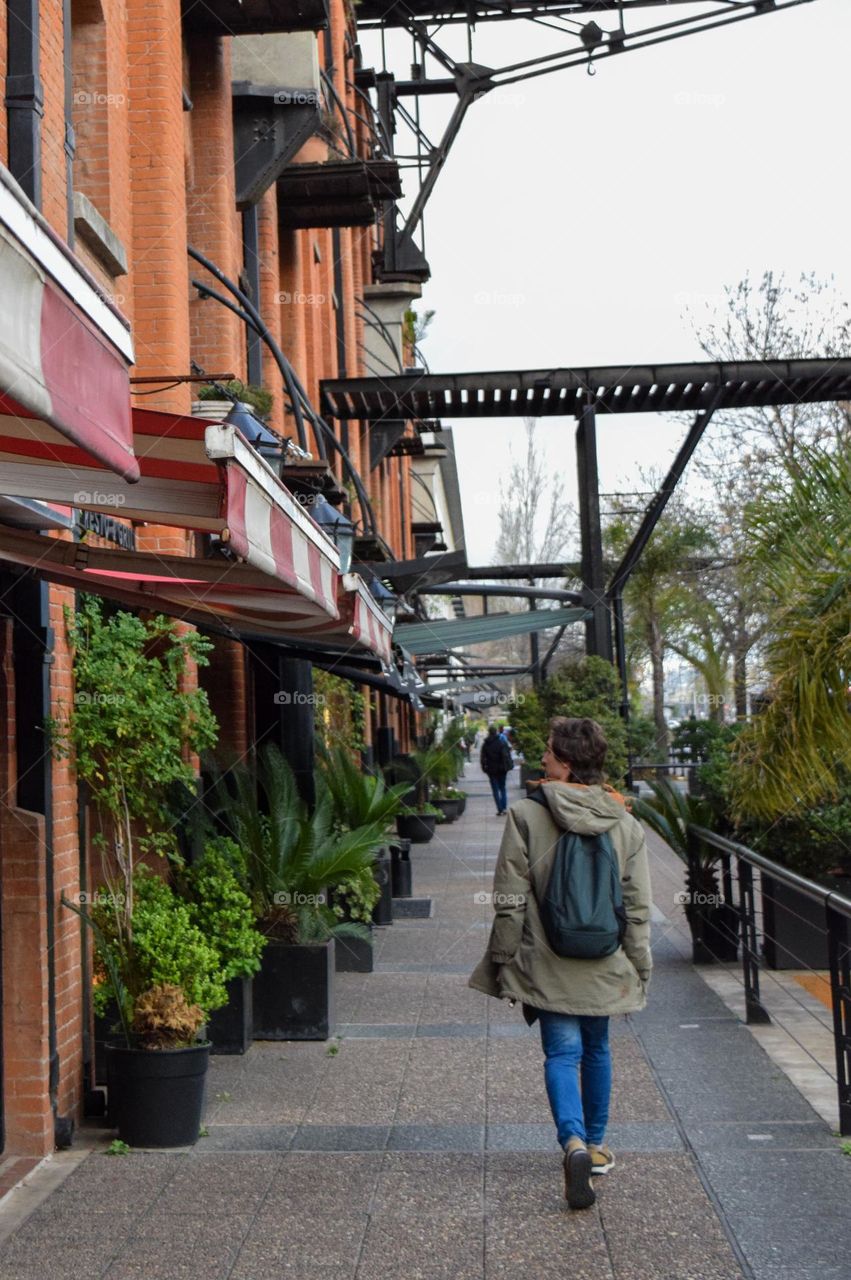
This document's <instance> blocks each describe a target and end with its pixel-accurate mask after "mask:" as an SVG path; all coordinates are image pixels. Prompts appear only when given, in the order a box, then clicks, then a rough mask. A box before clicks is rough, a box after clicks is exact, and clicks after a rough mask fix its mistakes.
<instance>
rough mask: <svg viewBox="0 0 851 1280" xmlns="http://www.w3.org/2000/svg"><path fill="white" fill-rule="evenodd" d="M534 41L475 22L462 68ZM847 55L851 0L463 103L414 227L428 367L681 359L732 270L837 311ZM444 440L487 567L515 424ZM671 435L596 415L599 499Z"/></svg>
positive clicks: (850, 106) (845, 286)
mask: <svg viewBox="0 0 851 1280" xmlns="http://www.w3.org/2000/svg"><path fill="white" fill-rule="evenodd" d="M679 13H682V10H679ZM677 16H679V14H678V15H677ZM600 22H601V25H604V26H609V25H612V24H611V23H610V21H609V19H608V16H607V15H603V17H601V18H600ZM541 39H542V37H541V35H540V34H538V35H536V33H535V31H534V29H533V28H530V27H529V24H527V23H522V22H510V23H504V24H503V23H494V24H483V25H482V26H480V27H479V29H478V33H477V35H476V43H475V44H474V57H475V58H476V60H477V61H479V62H485V63H490V65H492V66H496V65H500V63H502V64H504V63H507V62H511V61H515V60H517V59H519V58H522V57H526V56H530V55H531V53H533V52H535V51H537V49H539V48H540V47H541ZM543 39H544V40H545V41H546V43H547V46H548V48H549V49H550V50H555V49H557V48H558V47H560V43H561V42H559V39H558V36H557V35H556V34H555V33H554V32H553V33H550V34H548V35H546V34H545V35H544V36H543ZM364 43H366V41H364ZM849 49H851V3H850V2H849V0H813V3H812V4H809V5H803V6H801V7H800V8H798V9H793V10H790V11H788V12H786V13H783V12H780V13H777V14H769V15H767V16H764V17H759V18H756V19H754V20H753V21H750V22H744V23H740V24H738V25H734V26H732V27H729V28H727V29H726V30H721V31H718V32H709V33H706V34H701V35H695V36H689V37H686V38H684V39H682V40H678V41H674V42H672V43H670V44H667V45H664V46H662V47H660V48H656V49H648V50H640V51H635V52H632V53H628V54H626V55H624V56H622V57H618V58H611V59H609V60H607V61H604V62H602V63H601V64H600V66H599V69H598V72H597V75H596V76H595V77H593V78H589V77H588V76H587V75H586V74H585V71H584V70H582V69H579V68H574V69H572V70H569V71H564V72H558V73H555V74H553V75H550V76H543V77H541V78H540V79H537V80H532V81H529V82H527V83H523V84H518V85H512V86H507V87H505V88H501V89H496V90H495V91H494V92H493V93H491V94H489V95H487V96H486V97H484V98H482V99H480V100H479V101H478V102H476V103H474V104H473V106H472V107H471V109H470V111H469V113H468V115H467V118H466V120H465V121H464V124H463V126H462V129H461V133H460V135H459V137H458V139H457V140H456V142H455V144H454V147H453V149H452V152H451V153H450V157H449V160H448V162H447V165H446V167H445V169H444V171H443V173H442V174H441V176H440V178H439V179H438V182H437V186H436V188H435V191H434V194H433V195H432V197H431V200H430V202H429V205H428V207H427V211H426V251H427V256H428V259H429V262H430V265H431V270H432V279H431V281H430V282H429V283H428V285H427V286H426V287H425V289H424V294H423V301H422V307H423V308H426V307H427V308H433V309H434V310H435V312H436V316H435V319H434V321H433V324H432V328H431V332H430V335H429V337H428V338H427V339H426V342H425V344H424V348H423V349H424V353H425V355H426V357H427V359H428V361H429V365H430V367H431V369H432V370H433V371H434V372H453V371H461V370H480V369H481V370H490V369H520V368H543V367H548V366H556V365H562V366H570V365H583V364H620V363H624V364H629V363H641V362H645V361H647V362H662V361H669V360H686V359H697V358H700V355H701V353H700V350H699V348H698V345H697V342H696V339H695V337H694V334H693V331H692V324H691V322H690V320H689V318H688V316H687V315H684V312H686V310H687V309H688V308H691V310H692V311H694V312H695V313H696V314H697V316H698V317H700V316H701V315H702V316H704V317H706V316H707V315H708V314H709V313H710V312H711V310H712V309H713V308H714V307H715V306H717V305H719V303H720V302H721V300H722V289H723V286H724V285H725V284H735V283H736V281H738V279H739V278H740V277H741V276H743V275H744V274H745V272H747V271H750V273H751V275H752V276H755V277H758V276H759V275H761V273H762V272H763V271H764V270H766V269H768V268H772V269H773V270H774V271H776V272H780V271H785V272H786V273H787V275H789V276H790V277H797V275H798V274H799V272H800V271H802V270H815V271H816V272H817V273H818V274H820V275H823V276H828V275H831V274H833V275H834V276H835V277H836V279H837V283H838V285H839V287H840V289H841V290H842V292H843V293H844V294H845V295H846V296H851V264H849V258H848V239H849V213H848V203H847V202H848V194H849V179H848V156H849V141H848V138H849V130H850V129H851V77H850V76H849V74H848V56H849V54H848V50H849ZM407 60H408V56H407V54H406V57H405V59H404V60H401V62H400V60H398V59H395V60H394V61H395V63H396V68H398V72H397V74H398V73H401V74H402V75H404V74H406V68H405V62H406V61H407ZM408 102H409V103H410V100H408ZM449 103H450V100H449V99H445V100H442V101H441V103H440V106H439V108H438V107H436V108H435V110H441V111H445V110H446V109H447V108H448V106H449ZM436 119H437V118H436V117H434V120H435V125H436ZM430 132H431V134H432V137H433V138H434V135H435V134H437V135H439V132H440V130H439V129H438V128H436V127H435V126H434V125H433V126H432V128H431V130H430ZM399 145H400V141H399V139H397V146H399ZM412 176H413V175H411V176H410V177H409V179H408V181H409V184H411V185H413V184H412ZM448 425H453V426H455V428H456V429H455V433H454V434H455V443H456V451H457V455H458V464H459V472H460V477H461V489H462V499H463V503H464V518H465V526H466V535H467V550H468V558H469V561H470V563H479V562H483V563H488V562H490V561H491V559H492V557H493V546H494V542H495V539H496V529H497V510H498V484H499V478H500V476H501V475H502V476H504V475H505V473H506V472H507V469H508V465H509V458H508V446H509V442H510V441H511V440H512V439H513V440H514V441H515V442H516V444H515V449H518V448H519V446H520V435H521V433H522V426H521V423H520V422H519V421H515V422H513V423H507V422H500V421H496V420H485V421H482V422H466V421H459V422H457V423H448ZM573 431H574V422H573V420H572V419H556V420H547V419H544V420H543V421H542V423H541V426H540V429H539V435H540V438H541V440H542V443H543V444H544V446H545V448H546V450H547V454H548V458H549V460H550V462H551V465H552V466H553V467H554V468H555V469H557V470H559V471H561V472H562V473H563V474H564V477H565V481H566V487H567V490H568V494H569V497H570V498H571V500H575V493H576V484H575V462H574V449H573ZM682 434H683V428H682V427H677V426H675V425H672V424H667V423H666V422H665V421H664V420H663V419H661V418H658V417H655V416H640V417H639V416H635V417H632V418H620V419H607V418H601V419H598V436H599V444H600V472H601V489H602V490H603V491H612V490H616V489H634V488H636V487H640V486H639V485H637V484H636V479H637V477H636V467H637V466H638V465H642V464H644V465H646V464H656V465H657V466H660V467H662V466H664V465H666V463H667V462H668V460H669V459H670V457H671V456H672V454H673V452H674V450H675V448H676V446H677V444H678V443H679V441H680V439H681V437H682Z"/></svg>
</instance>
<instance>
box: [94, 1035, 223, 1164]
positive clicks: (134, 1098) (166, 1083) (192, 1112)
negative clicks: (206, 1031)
mask: <svg viewBox="0 0 851 1280" xmlns="http://www.w3.org/2000/svg"><path fill="white" fill-rule="evenodd" d="M106 1062H107V1080H108V1082H109V1123H110V1125H111V1126H112V1127H113V1128H115V1129H117V1130H118V1136H119V1138H120V1139H121V1140H122V1142H126V1143H127V1145H128V1146H130V1147H191V1146H192V1145H193V1143H195V1142H197V1141H198V1134H199V1130H200V1128H201V1117H202V1115H203V1111H204V1086H205V1082H206V1078H207V1067H208V1066H209V1063H210V1046H209V1045H208V1044H199V1045H193V1046H192V1047H191V1048H190V1049H160V1050H151V1049H127V1048H125V1047H123V1046H119V1045H111V1044H110V1045H107V1046H106Z"/></svg>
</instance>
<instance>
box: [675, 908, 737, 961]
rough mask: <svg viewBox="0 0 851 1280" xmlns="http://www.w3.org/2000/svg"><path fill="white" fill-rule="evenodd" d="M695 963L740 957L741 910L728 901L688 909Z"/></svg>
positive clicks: (687, 914) (731, 959)
mask: <svg viewBox="0 0 851 1280" xmlns="http://www.w3.org/2000/svg"><path fill="white" fill-rule="evenodd" d="M686 916H687V918H688V922H689V927H690V929H691V939H692V951H693V955H692V959H693V961H694V963H695V964H719V963H729V962H731V961H736V960H738V958H739V923H740V921H739V913H738V911H737V910H736V908H735V907H732V906H729V905H727V904H726V903H723V904H721V905H720V906H717V907H702V908H701V907H695V908H693V909H691V908H689V909H688V910H687V911H686Z"/></svg>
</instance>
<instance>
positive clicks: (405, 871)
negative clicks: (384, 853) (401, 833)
mask: <svg viewBox="0 0 851 1280" xmlns="http://www.w3.org/2000/svg"><path fill="white" fill-rule="evenodd" d="M390 884H391V888H392V890H393V897H394V898H410V897H411V894H412V892H413V877H412V875H411V842H410V840H402V839H401V838H400V840H399V843H398V844H391V846H390Z"/></svg>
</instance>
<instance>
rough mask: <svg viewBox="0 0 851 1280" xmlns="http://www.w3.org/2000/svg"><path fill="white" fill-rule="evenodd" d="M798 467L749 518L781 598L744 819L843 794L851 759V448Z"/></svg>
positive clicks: (738, 756) (752, 732)
mask: <svg viewBox="0 0 851 1280" xmlns="http://www.w3.org/2000/svg"><path fill="white" fill-rule="evenodd" d="M790 470H791V472H792V474H791V477H790V485H789V489H788V491H787V492H786V493H783V494H781V496H779V497H778V498H777V499H775V500H774V501H773V502H770V503H769V502H763V503H762V504H761V505H760V506H759V507H758V508H755V509H754V511H753V512H752V513H751V516H750V520H749V533H750V536H751V540H752V546H753V548H754V549H753V562H754V566H755V568H757V569H758V571H759V572H760V573H761V574H762V575H763V577H764V580H765V582H766V584H767V586H768V588H769V591H770V593H771V595H772V597H773V598H774V601H775V606H774V609H773V616H772V618H771V630H770V639H769V641H768V644H767V646H766V650H765V655H764V664H765V667H766V668H767V671H768V673H769V685H768V689H767V699H766V706H765V709H764V710H763V711H761V712H760V713H759V714H758V715H756V716H754V718H753V720H752V721H751V723H750V724H749V725H747V727H746V728H745V729H744V731H743V732H742V733H741V735H740V736H739V739H738V741H737V743H736V747H735V753H734V754H735V768H734V770H733V775H732V792H733V809H734V813H735V816H736V817H737V818H739V819H742V818H745V819H747V818H751V819H753V818H756V819H758V820H761V821H775V820H777V819H778V818H780V817H781V816H782V815H784V814H788V813H801V812H803V811H805V810H806V809H808V808H811V807H812V806H813V805H815V804H818V803H820V802H823V801H825V800H829V799H835V798H836V797H837V796H838V795H839V793H840V791H841V785H842V779H843V776H844V775H846V774H847V772H848V769H849V767H851V710H849V676H851V514H849V513H851V448H849V447H848V446H847V445H845V446H844V447H840V448H838V449H837V450H836V452H834V453H826V452H823V451H820V450H815V449H811V450H807V451H804V452H803V453H802V455H801V457H800V459H799V460H798V461H797V462H796V463H795V465H794V468H791V467H790Z"/></svg>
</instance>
